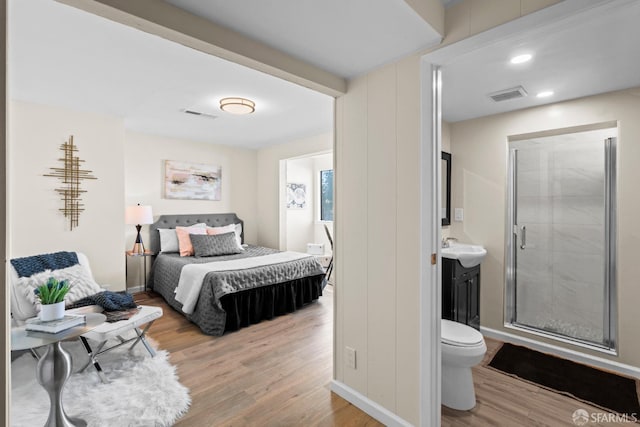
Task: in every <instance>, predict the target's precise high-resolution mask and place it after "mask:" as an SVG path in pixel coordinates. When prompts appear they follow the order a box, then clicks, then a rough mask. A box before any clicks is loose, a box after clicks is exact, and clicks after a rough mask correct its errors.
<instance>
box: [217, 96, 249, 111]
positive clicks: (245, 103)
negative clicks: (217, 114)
mask: <svg viewBox="0 0 640 427" xmlns="http://www.w3.org/2000/svg"><path fill="white" fill-rule="evenodd" d="M220 109H221V110H222V111H226V112H227V113H231V114H251V113H253V112H254V111H256V103H255V102H253V101H251V100H249V99H246V98H222V99H221V100H220Z"/></svg>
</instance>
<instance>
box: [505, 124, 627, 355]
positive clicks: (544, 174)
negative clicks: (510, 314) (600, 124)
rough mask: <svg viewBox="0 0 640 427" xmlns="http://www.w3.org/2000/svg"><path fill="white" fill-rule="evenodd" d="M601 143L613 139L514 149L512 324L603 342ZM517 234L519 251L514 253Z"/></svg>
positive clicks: (563, 140)
mask: <svg viewBox="0 0 640 427" xmlns="http://www.w3.org/2000/svg"><path fill="white" fill-rule="evenodd" d="M612 132H614V133H613V134H612ZM608 136H615V130H611V129H609V130H604V131H603V130H598V131H590V132H581V133H575V134H569V135H561V136H553V137H545V138H539V139H534V140H529V141H526V142H525V141H521V142H519V143H518V144H519V149H518V151H517V174H516V175H517V178H516V200H517V208H516V222H517V225H518V230H519V238H518V242H517V250H516V265H517V270H516V275H517V279H516V280H517V285H516V287H517V288H516V316H517V317H516V320H517V322H518V323H520V324H524V325H528V326H532V327H535V328H539V329H543V330H548V331H552V332H556V333H559V334H562V335H566V336H570V337H574V338H578V339H582V340H586V341H591V342H595V343H602V342H603V339H604V333H603V330H604V329H603V328H604V325H605V322H604V317H605V315H606V314H607V311H606V310H605V304H606V299H605V291H606V289H605V208H606V206H605V150H604V145H605V144H604V140H605V139H606V138H607V137H608ZM522 226H525V227H526V246H525V249H521V248H520V245H521V237H522V231H521V230H522Z"/></svg>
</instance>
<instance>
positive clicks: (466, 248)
mask: <svg viewBox="0 0 640 427" xmlns="http://www.w3.org/2000/svg"><path fill="white" fill-rule="evenodd" d="M485 256H487V250H486V249H485V248H483V247H482V246H480V245H469V244H466V243H457V242H450V243H449V247H448V248H442V257H443V258H449V259H457V260H458V261H460V264H462V266H463V267H466V268H469V267H475V266H476V265H478V264H480V263H481V262H482V260H484V257H485Z"/></svg>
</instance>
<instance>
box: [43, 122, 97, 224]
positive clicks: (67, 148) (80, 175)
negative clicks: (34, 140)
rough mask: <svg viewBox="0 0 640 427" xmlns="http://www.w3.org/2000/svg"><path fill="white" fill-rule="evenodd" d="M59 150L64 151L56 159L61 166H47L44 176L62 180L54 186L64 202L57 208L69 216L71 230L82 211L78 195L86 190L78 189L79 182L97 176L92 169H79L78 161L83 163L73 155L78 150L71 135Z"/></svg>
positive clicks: (82, 205)
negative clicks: (49, 171)
mask: <svg viewBox="0 0 640 427" xmlns="http://www.w3.org/2000/svg"><path fill="white" fill-rule="evenodd" d="M60 150H62V152H63V153H64V157H63V158H60V159H58V160H60V161H61V162H62V164H63V167H61V168H49V169H51V173H48V174H45V175H44V176H50V177H53V178H58V179H60V180H61V181H62V184H63V186H62V187H61V188H56V193H58V194H60V197H61V199H62V201H63V202H64V207H63V208H60V209H59V210H60V212H62V213H63V214H64V216H65V217H67V218H69V225H70V227H71V230H73V228H74V227H77V226H78V219H79V218H80V212H83V211H84V204H83V203H82V199H81V198H80V195H81V194H82V193H86V192H87V191H86V190H82V189H80V184H81V183H82V180H84V179H98V178H96V177H95V176H93V175H91V172H92V171H90V170H85V169H80V163H84V160H80V158H79V157H78V156H75V155H74V154H75V153H76V152H77V151H78V147H77V146H75V145H74V144H73V135H71V136H70V137H69V141H66V142H65V143H64V144H61V145H60Z"/></svg>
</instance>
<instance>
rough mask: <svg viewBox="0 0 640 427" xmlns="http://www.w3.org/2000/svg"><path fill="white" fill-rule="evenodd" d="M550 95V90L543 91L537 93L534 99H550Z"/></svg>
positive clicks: (551, 93) (551, 92)
mask: <svg viewBox="0 0 640 427" xmlns="http://www.w3.org/2000/svg"><path fill="white" fill-rule="evenodd" d="M552 95H553V91H552V90H545V91H543V92H538V94H537V95H536V97H538V98H548V97H550V96H552Z"/></svg>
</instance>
